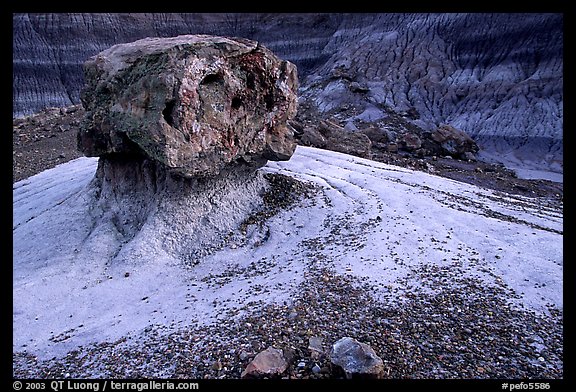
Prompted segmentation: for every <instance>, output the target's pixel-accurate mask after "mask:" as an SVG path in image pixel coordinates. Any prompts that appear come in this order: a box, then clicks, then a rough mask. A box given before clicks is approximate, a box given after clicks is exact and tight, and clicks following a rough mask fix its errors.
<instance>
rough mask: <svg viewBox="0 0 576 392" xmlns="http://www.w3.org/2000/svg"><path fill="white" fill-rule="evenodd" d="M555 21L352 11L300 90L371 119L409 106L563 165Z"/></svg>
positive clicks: (426, 120) (501, 147)
mask: <svg viewBox="0 0 576 392" xmlns="http://www.w3.org/2000/svg"><path fill="white" fill-rule="evenodd" d="M562 28H563V18H562V15H557V14H379V15H376V14H370V15H360V14H359V15H351V16H348V17H346V18H343V19H342V23H341V24H340V26H339V29H338V32H337V33H336V34H334V36H333V37H332V39H331V40H330V42H329V43H328V44H327V45H326V48H325V53H328V54H331V58H330V59H329V60H328V61H327V62H326V63H325V64H324V65H323V66H321V67H320V68H319V69H318V70H317V71H316V72H315V74H314V75H313V76H311V77H310V79H309V80H308V83H305V85H306V84H307V85H312V87H311V88H310V90H309V91H308V92H306V93H305V95H306V96H307V97H308V98H311V99H312V100H313V101H314V102H316V104H317V105H318V106H319V107H320V109H321V110H324V111H331V110H337V108H338V107H339V105H340V104H341V102H346V103H349V104H352V105H354V106H356V107H360V108H361V109H367V110H371V112H370V114H371V118H372V119H374V118H377V117H378V116H377V110H378V109H383V108H384V107H385V106H387V107H390V108H393V109H394V110H396V111H399V112H402V111H409V110H412V111H415V112H417V113H418V116H419V120H417V121H416V124H418V125H419V126H421V127H423V128H425V129H430V128H432V127H436V126H438V125H439V124H440V123H446V124H451V125H453V126H455V127H456V128H459V129H462V130H464V131H465V132H467V133H468V134H469V135H471V136H472V137H473V138H474V139H475V140H476V141H477V142H478V143H479V144H481V145H482V147H484V148H488V149H491V150H492V149H496V150H498V151H499V152H500V153H508V152H511V153H513V154H515V155H516V158H518V159H522V158H525V157H531V158H536V159H542V160H543V161H546V162H547V163H548V164H550V165H552V166H556V168H557V169H558V166H560V167H559V169H560V170H561V165H562V163H561V162H562V118H563V110H562V105H563V92H562V84H563V75H562V67H563V60H562V54H563V35H562ZM354 82H356V83H358V82H360V83H363V84H364V85H365V86H366V87H367V88H368V91H365V92H363V93H358V92H357V91H354V90H355V89H354V88H353V86H352V83H354ZM339 101H340V102H339ZM375 113H376V114H375ZM382 116H384V114H382ZM364 117H366V116H364ZM498 139H499V141H497V142H496V143H493V141H494V140H498ZM536 141H537V142H536ZM501 142H503V143H501ZM535 152H536V153H537V156H534V153H535Z"/></svg>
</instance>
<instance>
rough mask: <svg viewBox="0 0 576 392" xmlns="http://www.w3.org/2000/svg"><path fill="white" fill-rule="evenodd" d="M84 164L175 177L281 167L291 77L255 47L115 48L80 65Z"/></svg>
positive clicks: (198, 38) (197, 39)
mask: <svg viewBox="0 0 576 392" xmlns="http://www.w3.org/2000/svg"><path fill="white" fill-rule="evenodd" d="M84 69H85V79H86V86H85V88H84V89H83V91H82V94H81V99H82V104H83V106H84V108H85V109H86V117H85V120H84V121H83V123H82V126H81V129H80V131H79V133H78V147H79V149H80V150H81V151H82V152H84V154H86V155H87V156H103V157H107V156H111V155H118V154H123V155H127V156H134V155H136V156H140V157H144V158H147V159H151V160H153V161H155V162H159V163H160V164H161V165H162V166H163V167H165V168H166V169H167V170H168V171H169V172H170V173H171V174H175V175H178V176H182V177H187V178H191V177H206V176H215V175H218V174H219V173H220V172H221V171H222V170H223V169H225V168H229V167H231V166H238V165H240V166H248V167H250V168H252V169H255V168H258V167H260V166H263V165H264V164H265V163H266V161H267V160H287V159H289V158H290V156H291V155H292V153H293V152H294V150H295V148H296V143H295V141H294V135H293V129H292V127H291V126H290V125H288V123H287V121H288V120H289V119H291V118H293V117H294V116H295V115H296V110H297V98H296V90H297V88H298V79H297V74H296V67H295V66H294V65H293V64H291V63H289V62H287V61H283V60H281V59H279V58H278V57H276V56H275V55H274V54H273V53H272V52H271V51H270V50H268V49H266V48H265V47H263V46H261V45H259V44H258V42H255V41H251V40H247V39H241V38H224V37H216V36H208V35H183V36H178V37H170V38H145V39H141V40H138V41H135V42H132V43H126V44H119V45H115V46H112V47H111V48H109V49H107V50H104V51H103V52H101V53H99V54H98V55H96V56H94V57H92V58H90V59H89V60H88V61H86V63H85V64H84Z"/></svg>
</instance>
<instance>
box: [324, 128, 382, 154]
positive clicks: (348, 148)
mask: <svg viewBox="0 0 576 392" xmlns="http://www.w3.org/2000/svg"><path fill="white" fill-rule="evenodd" d="M317 129H318V132H319V133H320V134H321V135H322V136H323V137H324V139H325V140H326V145H325V147H324V148H326V149H327V150H332V151H337V152H342V153H344V154H350V155H356V156H358V157H361V158H370V157H371V152H370V149H371V147H372V142H371V141H370V139H369V138H368V136H366V135H365V134H363V133H361V132H353V131H348V130H347V129H345V128H344V127H341V126H340V125H338V124H336V123H334V122H333V121H330V120H323V121H320V123H319V124H318V128H317Z"/></svg>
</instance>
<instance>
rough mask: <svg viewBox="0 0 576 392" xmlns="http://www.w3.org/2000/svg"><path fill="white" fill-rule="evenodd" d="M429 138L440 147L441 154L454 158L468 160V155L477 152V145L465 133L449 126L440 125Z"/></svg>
mask: <svg viewBox="0 0 576 392" xmlns="http://www.w3.org/2000/svg"><path fill="white" fill-rule="evenodd" d="M430 138H431V139H432V140H433V141H434V142H436V143H438V145H439V146H440V147H441V149H442V151H441V153H443V154H445V155H450V156H453V157H454V158H465V159H469V157H470V154H467V153H476V152H478V145H477V144H476V142H475V141H474V140H473V139H472V138H471V137H470V136H468V134H467V133H466V132H463V131H461V130H459V129H456V128H454V127H453V126H451V125H447V124H444V125H441V126H440V127H438V128H437V129H436V130H435V131H434V132H432V134H431V135H430Z"/></svg>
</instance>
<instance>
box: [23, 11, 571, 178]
mask: <svg viewBox="0 0 576 392" xmlns="http://www.w3.org/2000/svg"><path fill="white" fill-rule="evenodd" d="M13 20H14V45H13V53H14V54H13V56H14V57H13V62H14V96H13V100H14V109H13V114H14V115H15V116H18V115H21V114H24V113H31V112H35V111H38V110H39V109H41V108H43V107H45V106H64V105H68V104H70V103H71V102H74V103H78V102H79V91H80V88H81V85H82V83H81V79H82V70H81V63H82V62H83V61H85V60H86V59H87V58H89V57H90V56H92V55H94V54H96V53H98V52H99V51H101V50H103V49H105V48H107V47H109V46H111V45H112V44H116V43H120V42H131V41H134V40H136V39H140V38H144V37H148V36H175V35H180V34H202V33H206V34H216V35H236V36H243V37H246V38H250V39H255V40H258V41H260V42H261V43H262V44H264V45H265V46H266V47H268V48H269V49H270V50H272V51H273V52H274V53H275V54H277V55H278V56H279V57H281V58H282V59H285V60H288V61H290V62H292V63H294V64H295V65H296V66H297V67H298V70H299V77H300V79H301V82H302V83H301V86H302V87H303V89H302V95H303V96H304V97H305V98H308V99H309V100H310V101H312V102H315V103H317V105H318V106H319V107H320V109H322V110H324V111H329V110H331V109H333V110H338V109H339V108H341V107H342V105H344V104H346V103H350V104H352V105H354V106H358V107H359V108H360V109H366V113H364V116H362V117H361V118H363V119H369V120H371V121H372V120H374V119H378V117H379V116H382V117H384V116H385V111H384V107H388V108H390V109H392V110H394V111H397V112H403V111H412V113H417V114H418V116H419V119H417V120H415V123H416V124H417V125H419V126H421V127H424V128H426V129H427V130H430V131H433V130H434V129H435V128H437V127H438V126H439V125H441V124H450V125H452V126H454V127H455V128H457V129H460V130H462V131H464V132H466V133H468V134H469V135H470V136H472V137H473V138H474V139H475V140H476V141H477V142H478V144H479V145H480V147H481V149H482V150H483V151H488V150H490V151H493V152H495V153H497V154H498V155H500V156H502V155H508V156H510V157H513V156H515V157H514V159H519V160H522V159H526V158H529V159H530V160H532V161H536V162H537V163H538V164H541V165H543V166H548V167H551V168H552V169H554V170H557V171H562V170H563V168H562V165H563V164H562V161H563V155H562V148H563V143H562V127H563V120H562V119H563V90H562V85H563V16H562V14H503V13H502V14H453V13H445V14H30V15H27V14H15V15H14V17H13ZM353 83H356V84H353Z"/></svg>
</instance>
